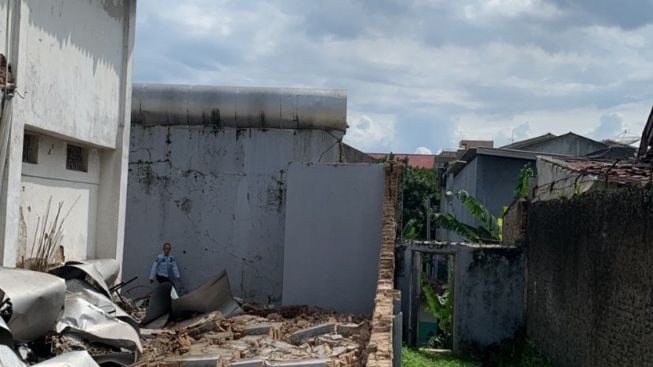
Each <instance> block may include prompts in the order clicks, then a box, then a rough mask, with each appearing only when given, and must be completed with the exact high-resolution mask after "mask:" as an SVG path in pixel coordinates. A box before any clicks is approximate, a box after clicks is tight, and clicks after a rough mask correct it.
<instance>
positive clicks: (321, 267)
mask: <svg viewBox="0 0 653 367" xmlns="http://www.w3.org/2000/svg"><path fill="white" fill-rule="evenodd" d="M383 189H384V171H383V165H382V164H346V165H342V164H329V165H324V164H319V165H318V164H310V163H309V164H296V163H292V164H291V165H290V167H289V169H288V189H287V192H286V197H287V200H286V219H285V225H286V229H285V242H284V243H285V244H284V248H283V251H284V254H285V256H284V262H283V266H284V271H283V304H286V305H313V306H318V307H322V308H325V309H330V310H335V311H338V312H341V313H353V314H368V315H369V314H372V310H373V308H374V295H375V293H376V283H377V279H378V264H379V253H380V251H381V247H380V246H379V244H380V243H381V223H382V209H383V205H382V204H383Z"/></svg>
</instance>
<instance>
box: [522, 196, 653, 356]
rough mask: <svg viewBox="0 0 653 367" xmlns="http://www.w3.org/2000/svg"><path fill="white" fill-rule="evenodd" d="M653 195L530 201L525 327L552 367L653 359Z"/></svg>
mask: <svg viewBox="0 0 653 367" xmlns="http://www.w3.org/2000/svg"><path fill="white" fill-rule="evenodd" d="M651 194H652V193H651V192H650V191H649V190H646V189H634V188H632V189H628V190H623V191H620V192H613V193H605V192H593V193H588V194H584V195H579V196H574V197H572V198H570V199H566V200H550V201H540V202H536V203H533V204H531V205H530V206H529V211H528V212H529V214H528V276H527V279H528V297H527V299H528V306H527V309H528V314H527V332H528V335H529V337H530V338H531V339H533V340H534V341H535V343H536V344H537V346H538V348H539V349H541V350H542V351H543V352H544V353H545V354H546V355H547V356H548V357H550V358H551V360H552V362H553V365H555V366H563V367H564V366H596V367H601V366H650V365H653V355H652V354H651V353H650V346H651V345H652V344H653V333H651V324H652V323H653V314H652V313H651V304H653V292H652V291H651V289H653V234H652V232H651V231H650V224H651V223H652V222H653V201H651Z"/></svg>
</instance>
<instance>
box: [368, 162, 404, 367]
mask: <svg viewBox="0 0 653 367" xmlns="http://www.w3.org/2000/svg"><path fill="white" fill-rule="evenodd" d="M401 175H402V166H401V165H399V164H393V163H390V164H387V165H386V166H385V192H384V195H383V229H382V230H383V239H382V243H381V256H380V259H379V281H378V284H377V289H376V298H375V305H374V314H373V315H372V333H371V335H370V342H369V344H368V348H367V353H368V355H367V364H366V365H367V366H368V367H389V366H392V358H393V348H392V346H393V340H392V333H393V329H392V320H393V317H394V310H393V306H394V303H395V300H396V299H397V297H399V291H397V290H395V289H394V270H395V235H396V227H397V222H396V215H397V199H398V195H399V190H400V187H399V182H400V180H401Z"/></svg>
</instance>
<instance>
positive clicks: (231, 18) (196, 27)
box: [134, 0, 653, 152]
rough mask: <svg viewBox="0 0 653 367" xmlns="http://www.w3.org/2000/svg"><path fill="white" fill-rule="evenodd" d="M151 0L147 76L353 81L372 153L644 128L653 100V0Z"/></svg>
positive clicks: (142, 57) (142, 74)
mask: <svg viewBox="0 0 653 367" xmlns="http://www.w3.org/2000/svg"><path fill="white" fill-rule="evenodd" d="M138 4H139V5H138V6H139V9H138V21H137V22H138V25H137V31H136V49H135V71H134V75H135V80H136V81H139V82H176V83H200V84H222V85H260V86H303V87H306V86H312V87H318V88H319V87H326V88H343V89H347V91H348V96H349V100H348V107H349V114H350V116H352V121H353V122H352V123H353V124H354V125H353V126H354V127H355V128H356V129H357V130H356V131H353V130H352V139H354V140H355V141H357V142H359V144H364V145H365V146H366V149H371V150H381V149H392V150H393V151H395V152H399V151H406V152H412V151H415V149H416V148H417V147H427V148H428V149H431V150H432V151H437V150H439V149H442V148H447V147H453V146H455V145H456V141H457V140H459V139H461V138H465V137H470V138H490V139H496V140H503V141H507V140H508V139H511V135H512V137H516V136H517V135H518V136H519V138H520V139H521V138H527V137H530V136H533V135H537V134H540V133H543V132H547V131H549V130H550V131H552V132H558V133H564V132H566V131H569V130H576V131H577V132H579V133H592V134H595V133H596V134H599V133H602V131H605V132H610V128H611V126H612V127H613V126H616V125H614V122H612V124H613V125H610V122H604V121H603V119H602V118H601V116H612V115H613V114H616V115H615V116H621V118H622V120H623V121H622V125H623V126H621V128H627V129H629V130H630V131H638V130H639V129H641V125H643V122H644V120H645V118H646V116H644V115H642V116H639V114H641V113H642V111H648V109H649V107H650V103H651V101H653V90H651V89H650V87H649V86H650V85H651V83H652V82H653V65H651V64H650V61H649V60H651V58H653V24H652V22H653V19H652V18H653V2H652V1H651V0H633V1H622V2H614V1H609V0H582V1H576V0H574V1H571V0H555V1H545V0H493V1H484V0H460V1H448V0H410V1H409V0H405V1H402V0H375V1H372V0H355V1H352V0H333V1H328V2H313V1H303V0H269V1H263V0H261V1H243V2H233V1H227V0H218V1H215V0H188V1H184V2H178V1H172V0H141V1H139V3H138ZM599 120H600V122H597V121H599ZM524 121H529V122H528V123H524ZM543 121H546V123H543ZM606 121H607V120H606ZM356 124H358V125H356ZM375 124H378V126H376V125H375ZM604 124H605V126H604ZM510 129H514V131H513V132H512V133H506V131H510ZM603 129H605V130H603ZM363 130H366V131H368V132H369V131H372V132H374V134H373V135H374V136H375V138H374V139H369V140H368V141H366V140H364V139H365V135H364V134H363V133H362V132H363ZM382 134H387V135H388V136H382ZM515 134H517V135H515ZM471 135H473V136H471Z"/></svg>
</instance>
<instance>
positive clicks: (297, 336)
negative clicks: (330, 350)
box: [290, 323, 336, 345]
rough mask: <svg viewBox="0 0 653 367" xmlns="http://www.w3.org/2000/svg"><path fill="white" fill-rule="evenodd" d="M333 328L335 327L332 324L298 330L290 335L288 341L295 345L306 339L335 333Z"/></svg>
mask: <svg viewBox="0 0 653 367" xmlns="http://www.w3.org/2000/svg"><path fill="white" fill-rule="evenodd" d="M335 327H336V325H335V324H334V323H326V324H320V325H316V326H313V327H309V328H307V329H302V330H298V331H296V332H294V333H292V334H291V335H290V341H291V343H293V344H295V345H297V344H300V343H301V342H302V341H304V340H306V339H308V338H313V337H316V336H320V335H324V334H330V333H333V332H334V331H335Z"/></svg>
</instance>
